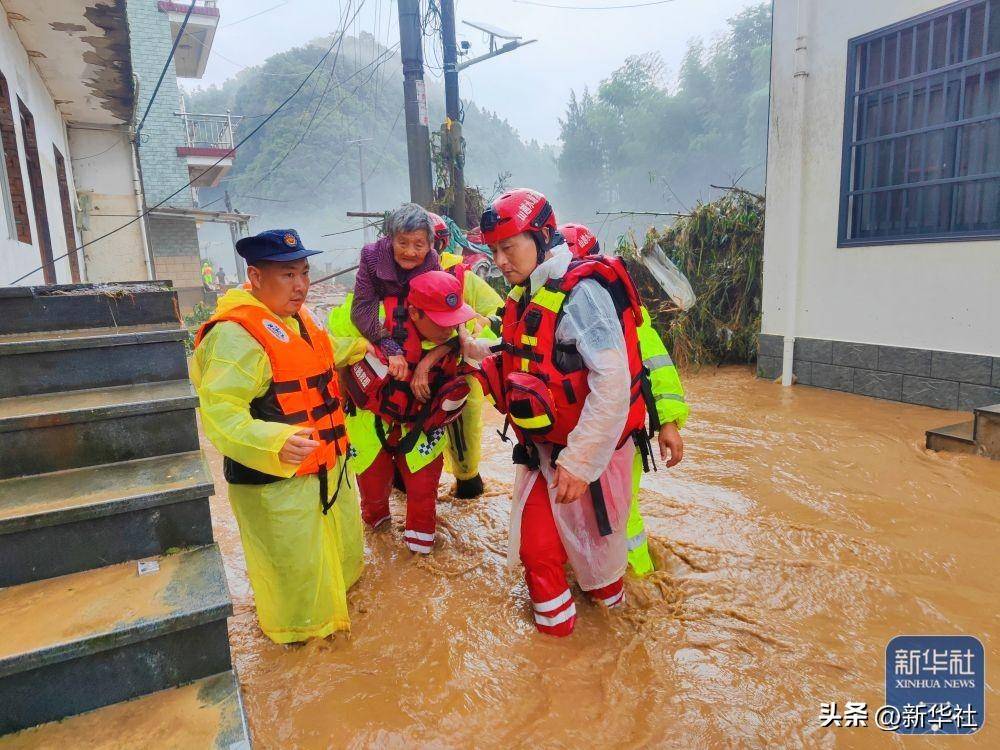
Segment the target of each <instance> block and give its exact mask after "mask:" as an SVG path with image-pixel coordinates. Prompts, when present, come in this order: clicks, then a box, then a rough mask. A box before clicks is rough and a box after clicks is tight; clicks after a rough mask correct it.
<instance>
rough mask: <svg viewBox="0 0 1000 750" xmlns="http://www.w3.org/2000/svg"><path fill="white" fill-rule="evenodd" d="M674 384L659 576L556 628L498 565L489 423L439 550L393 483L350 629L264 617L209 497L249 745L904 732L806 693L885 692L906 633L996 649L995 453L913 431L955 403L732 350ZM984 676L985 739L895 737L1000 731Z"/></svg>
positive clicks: (674, 743) (776, 739)
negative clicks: (830, 381) (272, 627)
mask: <svg viewBox="0 0 1000 750" xmlns="http://www.w3.org/2000/svg"><path fill="white" fill-rule="evenodd" d="M685 384H686V387H687V389H688V396H689V401H690V402H691V403H692V408H693V413H692V418H691V421H690V425H689V427H688V428H687V429H685V431H684V436H685V440H686V457H685V460H684V462H683V463H682V464H681V465H679V466H678V467H676V468H674V469H672V470H670V471H662V470H661V472H660V473H658V474H655V475H649V476H647V477H646V478H645V480H644V482H645V487H646V488H647V489H645V490H644V492H643V495H642V509H643V513H644V515H645V518H646V524H647V528H648V529H649V530H650V531H651V532H652V534H653V536H654V537H655V539H654V541H653V549H654V556H655V557H656V559H657V563H658V568H659V570H658V571H657V572H655V573H654V574H653V575H652V576H651V577H650V578H648V579H646V580H645V581H639V582H637V581H630V583H629V585H628V596H629V599H628V606H627V608H626V609H625V611H624V612H622V613H621V614H610V613H608V612H607V611H606V610H603V609H601V608H599V607H598V606H596V605H592V604H589V603H586V602H585V601H584V599H583V597H582V596H579V592H577V602H578V612H579V613H580V617H579V618H578V622H577V629H576V632H575V633H574V635H573V636H572V637H570V638H566V639H554V638H549V637H546V636H542V635H539V634H536V632H535V630H534V627H533V626H532V624H531V622H530V621H529V620H530V614H529V605H528V599H527V591H526V589H525V587H524V584H523V582H522V581H521V578H520V574H519V572H508V571H507V570H506V568H505V565H504V557H505V553H506V538H507V530H506V524H507V518H508V509H509V495H508V492H509V481H510V476H511V468H510V465H509V463H508V459H509V450H508V449H507V448H506V447H504V446H502V445H501V444H500V442H499V440H498V439H497V437H496V435H495V433H494V432H493V429H492V428H489V430H488V434H487V436H486V438H485V440H484V454H485V456H488V457H489V459H488V461H487V462H486V465H485V466H484V474H485V475H486V476H487V477H488V482H487V485H488V488H487V493H486V495H485V496H483V497H482V498H479V499H477V500H455V499H453V498H451V497H449V496H444V497H442V499H441V501H440V503H439V516H440V534H439V541H438V544H437V549H436V550H435V552H434V554H433V555H432V556H431V557H430V558H427V559H421V558H417V557H414V556H412V555H411V554H410V553H409V552H407V551H406V550H405V549H403V547H402V543H401V528H400V521H399V518H400V516H401V514H400V513H399V511H400V504H399V502H398V498H397V499H396V500H394V506H393V510H394V513H395V515H396V521H395V524H394V528H393V529H392V530H391V531H387V532H382V533H374V534H370V535H369V537H368V539H367V547H368V551H367V561H368V568H367V570H366V572H365V574H364V577H363V578H362V580H361V581H360V582H359V583H358V584H357V585H356V586H355V588H354V589H353V590H352V592H351V594H350V601H351V610H352V618H353V631H352V633H351V635H350V636H345V635H343V634H340V635H337V636H336V637H334V638H331V639H328V640H325V641H314V642H311V643H309V644H307V645H305V646H298V647H284V646H277V645H274V644H272V643H270V642H269V641H268V640H267V639H266V638H265V637H264V636H263V635H262V634H261V632H260V630H259V629H258V628H257V625H256V621H255V617H254V614H253V599H252V593H251V591H250V589H249V586H248V584H247V582H246V576H245V569H244V564H243V560H242V553H241V551H240V544H239V536H238V532H237V528H236V524H235V521H234V519H233V517H232V515H231V513H230V511H229V508H228V504H227V503H226V500H225V498H224V496H223V497H216V498H215V499H214V500H213V506H212V510H213V515H214V518H215V527H216V534H217V536H218V538H219V541H220V544H221V545H222V549H223V554H224V556H225V559H226V568H227V574H228V577H229V585H230V589H231V591H232V593H233V598H234V601H235V606H236V616H235V617H234V618H233V619H232V620H231V621H230V636H231V641H232V645H233V656H234V661H235V664H236V667H237V669H238V671H239V675H240V681H241V684H242V688H243V696H244V700H245V703H246V710H247V714H248V717H249V722H250V727H251V731H252V732H253V735H254V738H255V741H256V745H257V746H258V747H262V748H291V747H302V748H325V747H338V748H340V747H379V748H397V747H398V748H404V747H406V748H410V747H477V748H494V747H495V748H508V747H532V748H543V747H544V748H549V747H602V746H604V747H616V748H617V747H651V746H654V747H677V748H701V747H733V746H738V747H835V746H836V747H867V746H880V747H881V746H892V745H897V746H903V744H904V743H903V741H902V740H900V739H899V738H897V737H895V736H893V735H889V734H885V733H883V732H881V731H880V730H878V729H876V728H874V727H873V726H869V727H868V728H851V729H848V728H839V729H821V728H820V727H819V712H820V703H821V702H829V701H837V702H838V703H839V704H840V705H841V706H843V703H844V702H845V701H848V700H854V701H866V702H868V704H869V706H870V707H872V709H874V708H875V707H877V706H880V705H881V704H882V703H883V702H884V695H883V692H884V677H883V674H884V672H883V670H884V654H885V647H886V644H887V643H888V641H889V639H890V638H892V637H893V636H895V635H899V634H921V633H930V634H970V635H976V636H979V637H980V638H981V639H982V640H983V641H984V642H985V645H986V654H987V662H988V663H989V664H990V665H996V664H997V655H998V647H997V635H998V634H1000V627H998V616H1000V615H998V609H1000V608H998V603H1000V575H998V574H1000V562H998V555H997V544H998V539H1000V533H998V532H1000V462H991V461H989V460H986V459H983V458H976V457H970V456H958V455H954V454H935V453H932V452H929V451H926V450H925V449H924V448H923V439H924V438H923V433H924V430H925V429H927V428H930V427H938V426H941V425H944V424H949V423H951V422H956V421H959V420H960V419H961V418H962V416H963V415H958V414H954V413H948V412H943V411H938V410H933V409H928V408H923V407H915V406H908V405H903V404H897V403H889V402H883V401H876V400H873V399H869V398H865V397H860V396H853V395H848V394H842V393H836V392H831V391H824V390H818V389H812V388H807V387H795V388H792V389H782V388H781V387H779V386H777V385H775V384H773V383H769V382H766V381H760V380H757V379H755V378H754V377H753V376H752V374H751V373H750V371H749V370H747V369H744V368H725V369H721V370H703V371H701V372H699V373H696V374H691V375H688V376H687V377H686V378H685ZM209 450H210V452H211V455H212V457H213V469H214V471H215V472H216V483H217V487H219V488H223V487H224V486H225V484H224V482H223V480H222V477H221V471H220V466H219V463H220V462H219V461H218V455H217V454H216V453H215V452H214V450H212V449H211V448H209ZM449 486H450V478H449V481H448V483H447V484H444V483H443V484H442V492H445V491H446V489H447V487H449ZM989 672H990V670H989V669H988V670H987V674H988V675H989ZM987 690H988V695H987V698H986V703H987V717H988V718H987V721H986V726H985V728H984V729H983V730H982V731H980V732H979V733H978V734H977V735H974V736H972V737H966V738H940V739H935V738H911V739H909V740H907V741H906V745H907V746H910V745H913V746H920V747H927V746H940V747H945V746H947V747H953V746H957V745H956V743H961V745H962V746H963V747H964V746H967V745H968V746H975V747H998V746H1000V729H998V728H997V723H998V722H997V718H996V717H995V716H994V717H992V720H991V719H990V718H989V714H990V709H991V707H994V706H996V705H997V701H996V698H997V695H996V690H995V688H993V689H990V688H988V689H987Z"/></svg>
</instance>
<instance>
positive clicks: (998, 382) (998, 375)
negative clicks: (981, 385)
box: [993, 357, 1000, 388]
mask: <svg viewBox="0 0 1000 750" xmlns="http://www.w3.org/2000/svg"><path fill="white" fill-rule="evenodd" d="M993 387H994V388H1000V357H994V358H993Z"/></svg>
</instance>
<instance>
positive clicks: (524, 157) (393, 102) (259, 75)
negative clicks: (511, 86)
mask: <svg viewBox="0 0 1000 750" xmlns="http://www.w3.org/2000/svg"><path fill="white" fill-rule="evenodd" d="M330 41H331V39H330V38H329V37H327V38H324V39H318V40H316V41H314V42H313V43H311V44H309V45H307V46H304V47H298V48H295V49H292V50H289V51H287V52H283V53H281V54H277V55H274V56H272V57H270V58H268V59H267V60H266V61H264V62H263V63H262V64H261V65H259V66H256V67H254V68H251V69H248V70H245V71H243V72H241V73H240V74H239V75H237V76H236V77H235V78H233V79H230V80H229V81H227V82H226V83H225V84H224V85H223V86H222V87H211V88H208V89H198V90H195V91H194V92H192V93H190V94H189V95H188V97H187V108H188V111H191V112H225V111H226V110H231V111H232V113H233V114H234V115H242V116H243V117H244V118H245V119H244V120H243V122H242V124H241V126H240V129H239V130H238V131H237V137H238V138H239V137H242V136H243V135H245V134H246V133H248V132H249V131H250V130H251V129H253V128H254V127H255V126H256V125H257V124H259V123H260V121H261V119H262V117H264V116H266V114H267V113H269V112H270V111H272V110H273V109H274V108H275V107H277V106H278V104H280V103H281V101H282V100H283V99H285V97H287V96H288V94H289V93H290V92H291V91H292V90H293V89H294V87H295V86H296V85H298V83H299V82H300V81H301V80H302V79H303V78H304V77H305V76H306V75H307V74H308V72H309V70H310V69H311V68H312V67H313V66H314V65H315V64H316V61H317V60H318V59H319V58H320V56H321V55H322V54H323V52H324V51H325V50H326V48H327V47H328V46H329V44H330ZM426 82H427V96H428V107H429V116H430V123H431V128H432V132H433V130H434V129H435V128H436V127H440V123H441V122H442V120H443V118H444V93H443V87H442V83H441V81H440V80H438V79H436V78H434V77H433V76H432V75H431V74H430V72H428V74H427V77H426ZM464 128H465V131H464V132H465V137H466V140H467V142H468V148H467V154H466V173H467V178H466V179H467V182H468V184H470V185H479V186H480V187H481V188H482V189H483V191H484V193H485V194H486V196H487V197H489V196H490V195H491V194H492V192H493V189H494V184H495V183H496V182H497V180H498V176H499V175H500V173H503V172H510V177H509V180H510V181H511V183H512V184H530V185H535V186H539V187H540V188H542V189H546V188H549V187H551V186H554V185H555V183H556V180H557V178H556V174H555V154H554V153H553V152H552V150H551V149H550V148H543V147H541V146H539V145H538V144H537V143H534V142H532V143H525V142H524V141H522V140H521V138H520V137H519V136H518V134H517V132H516V131H515V130H514V129H513V128H512V127H511V126H510V125H509V124H508V123H507V122H506V121H505V120H503V119H501V118H499V117H497V116H496V115H495V114H492V113H489V112H485V111H483V110H480V109H479V108H478V107H476V106H475V104H473V103H471V102H466V103H465V122H464ZM357 139H367V140H365V141H364V144H363V146H364V149H365V154H364V159H365V174H366V181H367V193H368V208H369V210H382V209H387V208H392V207H394V206H396V205H398V204H399V203H400V202H401V201H404V200H406V199H407V197H408V194H409V178H408V176H407V164H406V128H405V123H404V120H403V78H402V64H401V62H400V59H399V55H398V53H396V52H394V51H392V50H389V49H386V48H385V47H384V46H382V45H381V44H379V43H378V42H376V41H375V40H374V38H373V37H372V36H370V35H368V34H362V35H361V36H360V37H359V38H355V37H345V38H344V41H343V44H342V45H341V49H340V53H339V55H336V54H335V55H331V56H330V57H329V58H328V60H327V61H326V62H325V63H324V64H323V66H322V67H321V68H320V69H319V70H318V71H317V72H316V73H315V74H314V75H313V77H312V79H311V80H310V81H309V83H307V84H306V87H305V88H304V89H303V90H302V92H300V93H299V95H298V96H296V97H295V98H294V99H293V100H292V101H291V102H290V103H289V104H288V105H287V106H286V107H285V108H284V109H283V110H282V111H281V112H280V113H279V114H278V115H277V116H276V117H275V118H274V119H272V120H271V121H270V122H269V123H268V124H267V125H265V126H264V128H263V129H262V130H261V131H260V132H259V133H258V134H257V135H256V136H254V137H253V138H252V139H251V140H250V141H249V142H248V143H246V144H245V145H243V146H241V147H240V149H239V151H238V152H237V158H236V163H235V166H234V167H233V169H232V171H231V172H230V173H229V175H228V176H227V178H226V179H225V181H224V182H223V184H222V185H221V186H220V188H224V189H228V190H229V192H230V195H231V197H232V200H233V205H234V207H235V208H237V209H239V210H241V211H247V212H250V213H253V214H256V215H258V216H259V217H260V221H259V222H257V226H261V227H262V226H265V225H272V224H275V225H276V224H281V225H295V226H297V227H299V228H300V229H301V230H302V231H303V232H304V234H305V236H307V237H309V238H310V239H311V240H312V241H313V243H314V244H316V245H317V246H319V247H326V248H340V247H355V246H356V245H357V244H358V242H359V241H360V233H348V234H345V235H343V236H342V237H339V239H338V237H334V238H326V240H324V241H320V240H319V235H321V234H323V233H327V232H333V231H336V230H340V229H344V228H348V227H351V226H357V220H354V221H353V222H348V221H347V220H346V219H345V217H344V212H345V211H347V210H360V208H361V193H360V186H359V169H358V166H359V165H358V145H357V144H356V143H354V144H352V143H350V141H354V140H357ZM220 195H221V192H220V190H203V191H201V195H200V201H201V203H202V205H206V204H208V203H209V202H211V201H213V200H216V199H217V198H219V196H220ZM217 205H219V204H217ZM327 240H329V241H327Z"/></svg>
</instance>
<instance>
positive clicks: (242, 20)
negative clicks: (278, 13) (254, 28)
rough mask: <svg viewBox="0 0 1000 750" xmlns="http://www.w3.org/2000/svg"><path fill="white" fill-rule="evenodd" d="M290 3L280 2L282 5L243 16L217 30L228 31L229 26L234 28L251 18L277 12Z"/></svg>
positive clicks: (285, 0)
mask: <svg viewBox="0 0 1000 750" xmlns="http://www.w3.org/2000/svg"><path fill="white" fill-rule="evenodd" d="M290 2H291V0H284V2H282V3H278V4H277V5H272V6H271V7H270V8H265V9H264V10H262V11H258V12H257V13H253V14H251V15H249V16H244V17H243V18H239V19H237V20H235V21H231V22H230V23H224V24H222V26H220V27H219V28H220V29H228V28H229V27H230V26H235V25H236V24H238V23H243V22H244V21H249V20H250V19H251V18H256V17H257V16H262V15H264V14H265V13H270V12H271V11H272V10H277V9H278V8H283V7H285V6H286V5H288V3H290Z"/></svg>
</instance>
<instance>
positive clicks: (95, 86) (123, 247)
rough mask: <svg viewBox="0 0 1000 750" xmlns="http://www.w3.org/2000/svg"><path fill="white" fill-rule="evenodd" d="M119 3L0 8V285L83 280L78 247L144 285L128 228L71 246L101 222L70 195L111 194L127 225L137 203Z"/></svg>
mask: <svg viewBox="0 0 1000 750" xmlns="http://www.w3.org/2000/svg"><path fill="white" fill-rule="evenodd" d="M124 4H125V3H124V0H117V1H116V2H105V3H94V2H79V1H74V0H47V2H45V3H39V2H29V1H28V0H2V3H0V8H2V10H3V13H4V18H3V23H0V140H2V149H3V156H4V158H3V164H2V173H0V193H2V195H0V202H2V204H3V206H2V209H3V210H2V211H0V223H2V227H0V285H2V284H12V283H18V284H55V283H71V282H76V281H81V280H85V279H86V278H88V276H92V274H89V273H88V271H89V270H92V269H88V258H87V257H85V253H86V252H87V251H92V252H94V253H95V254H98V255H99V254H102V253H109V254H110V253H114V254H116V255H118V259H117V263H118V264H119V266H120V267H125V266H128V267H129V268H130V269H131V266H133V265H134V266H135V267H136V268H135V272H136V273H139V274H140V275H139V276H138V278H147V263H148V260H147V258H146V254H145V251H144V246H143V244H142V241H141V236H140V235H141V232H140V231H139V227H135V228H134V229H133V231H122V232H120V233H118V235H117V236H116V237H115V241H114V243H112V242H110V239H111V238H109V240H108V241H103V242H99V243H96V244H95V245H93V246H92V247H91V248H84V252H80V251H79V250H77V248H79V246H80V245H81V243H82V242H84V241H86V238H87V237H88V236H89V237H92V238H93V237H97V236H98V234H97V233H95V230H96V231H97V232H98V233H99V232H100V231H101V230H102V228H103V226H104V225H103V224H102V223H101V221H100V219H98V220H97V221H96V222H94V223H93V224H88V215H87V213H86V212H85V211H81V210H79V209H80V206H79V205H78V193H83V194H85V195H86V194H90V195H94V196H99V195H101V196H103V195H105V194H110V193H116V194H115V199H116V201H117V202H116V203H115V208H114V209H113V210H114V212H115V213H118V214H125V215H126V216H129V217H134V216H136V215H137V213H138V207H139V206H141V196H140V195H138V194H137V187H138V186H137V183H136V182H135V180H134V179H133V175H134V172H135V165H134V162H133V160H132V157H131V154H130V149H129V148H128V139H127V130H128V123H129V120H130V118H131V115H132V111H133V105H134V88H133V83H132V70H131V65H130V62H129V60H130V56H129V54H128V29H127V26H126V21H125V13H124V10H125V8H124ZM118 138H121V140H122V143H121V144H117V145H116V146H115V147H114V148H108V146H109V145H110V144H111V143H117V141H116V139H118ZM102 149H106V151H105V153H104V154H101V155H100V156H98V154H97V152H98V151H100V150H102ZM95 164H100V165H101V166H100V168H99V169H94V168H93V166H94V165H95ZM101 203H102V207H103V208H104V210H107V209H108V208H110V206H109V204H108V203H106V202H104V201H103V199H102V201H101ZM126 220H127V219H126ZM124 221H125V220H123V219H121V218H118V217H116V219H115V222H117V223H115V226H120V225H121V224H122V223H124ZM136 223H137V224H138V222H136ZM132 278H136V277H134V276H133V277H132Z"/></svg>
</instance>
